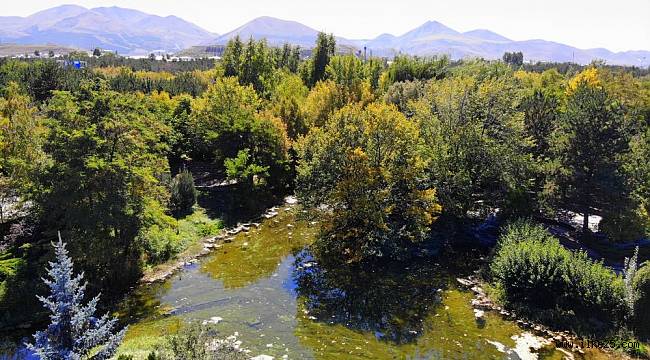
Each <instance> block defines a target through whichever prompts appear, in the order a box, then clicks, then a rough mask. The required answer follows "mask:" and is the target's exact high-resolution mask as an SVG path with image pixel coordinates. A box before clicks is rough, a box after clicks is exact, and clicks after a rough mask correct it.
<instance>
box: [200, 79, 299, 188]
mask: <svg viewBox="0 0 650 360" xmlns="http://www.w3.org/2000/svg"><path fill="white" fill-rule="evenodd" d="M260 108H261V101H260V99H259V97H258V96H257V94H256V92H255V90H254V89H253V88H252V87H250V86H241V85H239V83H238V82H237V79H235V78H223V79H218V80H217V81H216V82H215V84H213V85H212V86H211V87H210V88H209V89H208V91H206V92H205V93H204V94H203V96H202V97H201V98H200V99H197V101H195V102H194V104H193V109H192V120H191V122H192V128H193V130H192V132H193V133H194V136H195V138H196V141H195V143H196V144H197V145H198V153H199V154H200V156H201V157H202V158H203V159H205V160H210V161H214V162H215V163H216V164H218V165H219V166H221V167H223V168H224V169H225V166H226V160H227V159H231V160H230V161H229V163H230V164H231V165H234V163H233V161H234V159H239V160H242V159H243V158H244V154H243V153H240V152H241V151H242V150H247V151H248V153H247V154H248V157H247V158H246V160H247V163H248V164H255V165H256V166H259V167H261V168H266V167H268V171H267V172H266V173H265V174H264V175H263V176H261V179H260V180H261V181H263V182H265V183H266V184H267V185H270V186H271V187H279V186H283V184H286V176H287V164H288V155H287V150H288V138H287V134H286V128H285V126H284V124H283V123H282V120H280V119H278V118H276V117H273V116H270V115H269V114H266V113H263V112H260V111H259V110H260ZM237 163H238V164H239V163H240V162H237ZM231 168H232V169H235V168H236V167H232V166H231ZM248 179H249V181H247V182H246V183H245V184H242V185H247V186H250V187H252V186H253V185H254V184H253V183H252V181H253V178H252V177H248Z"/></svg>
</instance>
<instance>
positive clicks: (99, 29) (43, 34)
mask: <svg viewBox="0 0 650 360" xmlns="http://www.w3.org/2000/svg"><path fill="white" fill-rule="evenodd" d="M215 36H216V35H215V34H213V33H210V32H208V31H206V30H204V29H202V28H200V27H198V26H196V25H194V24H192V23H190V22H188V21H185V20H183V19H181V18H178V17H176V16H167V17H161V16H157V15H150V14H147V13H144V12H142V11H137V10H132V9H125V8H120V7H115V6H113V7H98V8H93V9H86V8H84V7H81V6H76V5H62V6H57V7H54V8H51V9H47V10H43V11H40V12H37V13H35V14H32V15H30V16H27V17H17V16H2V17H0V40H1V41H2V42H3V43H15V44H50V43H51V44H58V45H63V46H69V47H74V48H80V49H93V48H95V47H99V48H102V49H107V50H114V51H118V52H119V53H122V54H148V53H150V52H152V51H156V50H162V51H170V52H173V51H179V50H182V49H184V48H187V47H189V46H192V45H197V44H200V43H201V42H204V41H207V40H209V39H213V38H214V37H215Z"/></svg>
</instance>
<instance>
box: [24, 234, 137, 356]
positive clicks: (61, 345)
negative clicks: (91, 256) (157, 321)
mask: <svg viewBox="0 0 650 360" xmlns="http://www.w3.org/2000/svg"><path fill="white" fill-rule="evenodd" d="M54 250H55V253H56V262H53V263H52V262H51V263H50V269H48V275H49V277H50V279H45V280H44V282H45V284H47V286H48V287H49V288H50V295H49V296H48V297H42V296H39V300H41V302H43V304H44V305H45V307H46V308H47V309H48V310H49V311H50V312H51V315H50V320H51V323H50V325H49V326H48V327H47V329H46V330H45V331H38V332H37V333H36V334H35V335H34V339H35V343H34V344H29V345H28V348H29V349H30V350H31V351H33V352H34V353H36V354H37V355H38V356H39V358H41V359H61V360H64V359H82V358H83V359H108V358H110V357H111V356H113V354H114V353H115V351H116V350H117V347H118V346H119V345H120V342H121V341H122V338H123V337H124V333H125V332H126V329H122V330H120V331H118V332H115V326H116V324H117V319H111V318H109V317H108V315H104V316H103V317H101V318H97V317H95V315H94V313H95V309H96V307H97V303H98V302H99V297H95V298H93V299H92V300H90V302H88V304H86V305H83V303H82V301H83V298H84V294H85V290H86V284H81V281H82V280H83V274H81V275H79V276H76V277H75V276H74V275H73V268H72V267H73V263H72V260H71V259H70V258H69V257H68V251H67V250H66V249H65V244H64V243H63V242H62V241H61V237H60V236H59V242H58V243H57V244H54Z"/></svg>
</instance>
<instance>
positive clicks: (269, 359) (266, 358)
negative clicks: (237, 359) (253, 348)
mask: <svg viewBox="0 0 650 360" xmlns="http://www.w3.org/2000/svg"><path fill="white" fill-rule="evenodd" d="M251 360H273V356H271V355H264V354H262V355H257V356H255V357H252V358H251Z"/></svg>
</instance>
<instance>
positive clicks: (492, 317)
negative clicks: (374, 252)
mask: <svg viewBox="0 0 650 360" xmlns="http://www.w3.org/2000/svg"><path fill="white" fill-rule="evenodd" d="M295 211H296V210H295V209H293V208H286V209H284V208H283V209H280V211H279V215H278V216H276V217H275V218H273V219H269V220H266V221H265V222H263V223H262V224H261V226H260V227H257V228H255V227H254V228H252V229H251V231H249V232H247V233H240V234H238V235H237V236H235V238H234V239H233V241H232V242H230V243H225V244H222V245H221V246H220V247H218V248H216V249H214V251H213V252H212V253H211V254H210V255H208V256H207V257H205V258H203V259H201V260H200V261H199V262H197V263H194V264H188V265H186V266H185V267H184V268H183V269H182V270H181V271H179V272H178V273H176V274H175V275H174V276H172V277H171V278H169V279H168V280H166V281H164V282H162V283H158V284H154V285H146V286H145V285H143V286H142V287H141V288H139V289H137V290H136V291H134V293H133V294H132V295H131V296H130V297H129V298H128V299H127V301H125V302H124V304H122V306H121V311H120V312H119V313H118V314H119V315H120V316H121V317H122V318H123V319H126V320H128V321H129V322H131V323H132V324H131V325H130V327H129V330H128V332H127V335H126V337H125V340H124V342H123V344H122V346H121V347H120V351H119V352H120V353H124V354H130V355H133V356H134V357H135V358H144V357H146V355H147V354H148V353H149V351H150V350H151V349H155V348H158V347H159V346H161V345H163V344H164V342H165V341H166V340H165V338H164V336H165V335H168V334H172V333H174V332H175V331H177V330H178V329H179V328H180V327H181V326H183V324H186V323H187V322H188V321H200V322H205V323H211V324H214V327H215V328H216V329H217V330H218V332H219V333H220V335H221V336H223V337H226V336H229V335H233V334H236V335H237V337H238V339H239V340H241V341H242V342H243V343H242V346H243V347H245V348H247V349H250V350H251V354H252V355H260V354H266V355H270V356H273V357H274V358H276V359H282V358H288V359H337V360H340V359H503V358H512V359H518V358H530V359H534V358H540V359H562V358H565V357H566V358H572V357H574V358H576V359H580V358H586V359H606V358H615V356H613V355H612V356H610V355H608V354H605V353H600V352H595V351H591V352H587V353H586V354H584V355H583V354H579V353H571V352H569V351H566V350H565V351H561V350H558V349H555V348H554V346H553V345H550V346H544V347H542V349H541V350H540V351H537V352H531V351H529V350H528V347H529V345H534V344H535V342H537V341H540V340H542V339H541V338H537V337H535V336H533V335H532V334H530V333H527V332H526V331H525V330H522V329H520V328H519V327H518V326H517V324H516V323H515V322H514V321H511V320H507V319H504V318H502V317H501V315H499V314H497V313H495V312H487V313H486V314H485V316H484V319H483V320H482V321H478V322H477V320H476V319H475V314H474V310H473V309H472V307H471V305H470V302H471V299H472V297H473V295H472V293H470V292H468V291H465V290H462V289H459V288H458V287H457V286H456V281H455V280H454V279H455V278H456V276H465V275H467V274H466V273H463V272H464V271H466V270H457V269H454V270H450V269H449V267H448V266H444V265H441V264H438V263H437V262H436V259H437V258H436V257H429V258H427V257H424V258H420V259H418V260H416V261H414V262H413V263H410V264H409V265H408V266H406V265H405V266H404V267H403V268H395V267H391V268H390V269H388V270H386V272H384V273H381V274H377V273H372V274H366V273H359V272H357V273H352V274H350V273H346V271H344V270H340V271H339V270H336V271H329V272H325V271H322V270H320V269H318V265H317V264H315V263H314V262H313V261H311V259H310V257H309V255H308V253H306V252H305V251H302V249H303V248H304V247H305V246H306V245H308V244H309V243H310V242H311V241H312V240H313V238H314V236H315V234H316V231H317V225H316V224H315V223H308V222H305V221H296V220H295V214H294V212H295ZM459 262H461V263H463V262H464V261H459Z"/></svg>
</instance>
